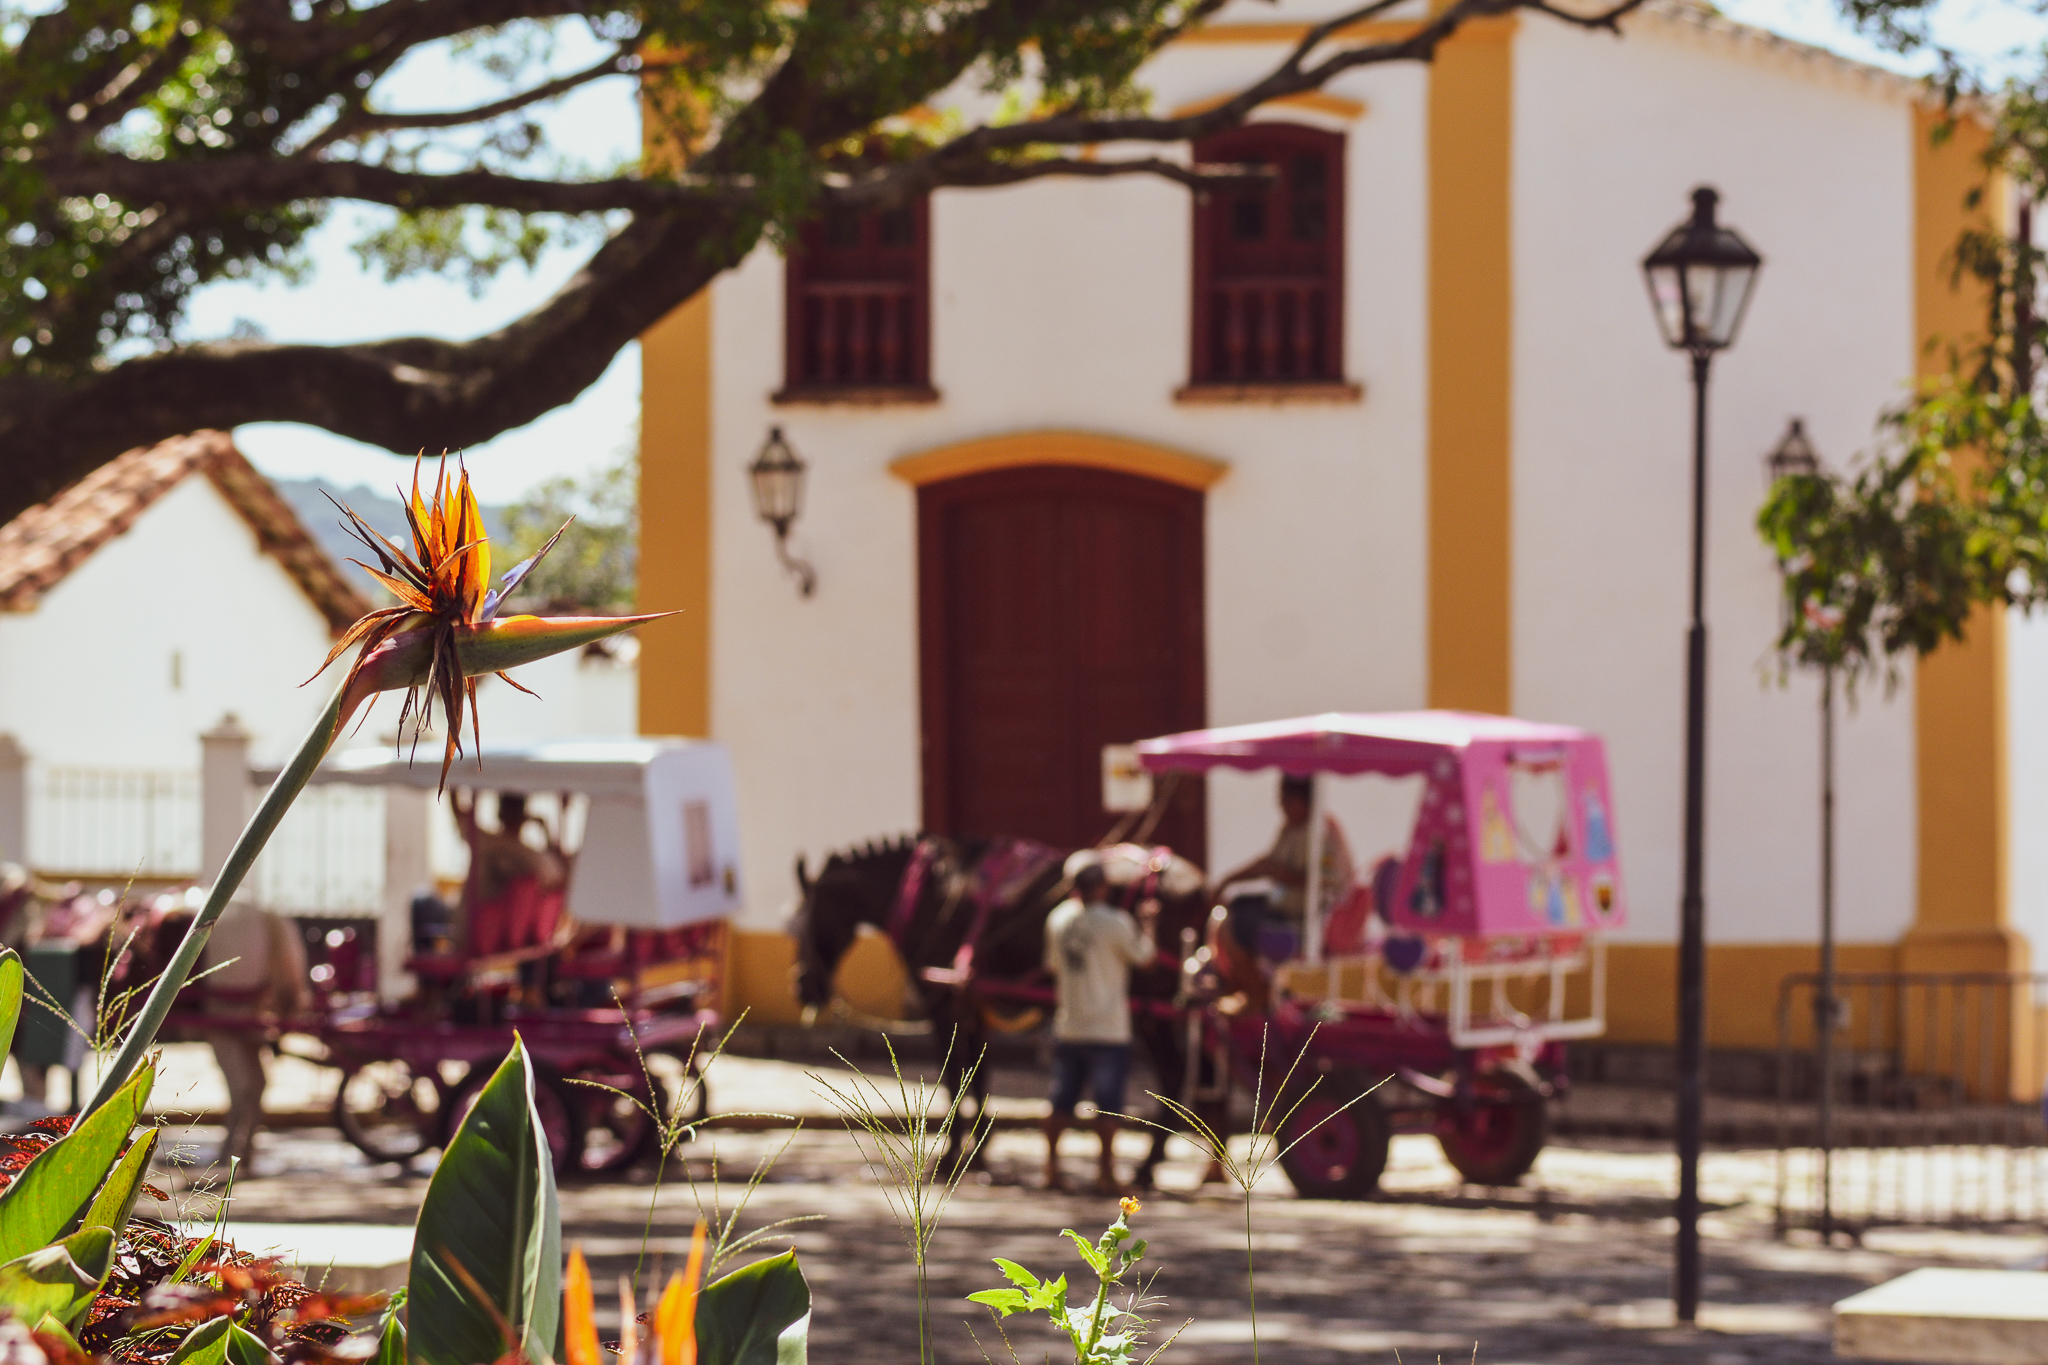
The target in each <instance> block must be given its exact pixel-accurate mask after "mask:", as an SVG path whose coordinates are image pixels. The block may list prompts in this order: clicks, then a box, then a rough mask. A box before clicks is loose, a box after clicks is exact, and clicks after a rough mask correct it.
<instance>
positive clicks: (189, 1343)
mask: <svg viewBox="0 0 2048 1365" xmlns="http://www.w3.org/2000/svg"><path fill="white" fill-rule="evenodd" d="M234 1325H235V1324H234V1319H232V1318H208V1319H207V1320H206V1321H205V1322H202V1323H200V1324H199V1325H198V1326H197V1327H194V1328H193V1329H192V1330H191V1331H190V1332H189V1333H187V1334H186V1336H185V1339H184V1340H183V1341H181V1342H179V1343H178V1349H177V1350H175V1351H173V1352H171V1358H170V1359H169V1360H167V1361H165V1362H164V1365H227V1359H228V1328H230V1327H232V1326H234Z"/></svg>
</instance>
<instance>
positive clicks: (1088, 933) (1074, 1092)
mask: <svg viewBox="0 0 2048 1365" xmlns="http://www.w3.org/2000/svg"><path fill="white" fill-rule="evenodd" d="M1107 888H1108V879H1107V878H1106V877H1104V876H1103V872H1102V869H1101V868H1100V867H1098V866H1095V865H1092V864H1091V865H1089V866H1087V867H1084V868H1082V869H1081V870H1080V871H1079V872H1077V873H1075V874H1074V894H1073V896H1072V897H1070V898H1069V899H1067V900H1064V901H1061V902H1060V904H1059V905H1058V906H1056V907H1055V908H1054V909H1053V912H1052V914H1051V915H1050V916H1049V917H1048V918H1047V919H1046V922H1045V966H1046V970H1047V971H1049V972H1051V973H1052V974H1053V977H1054V979H1055V980H1057V981H1058V983H1059V1009H1058V1011H1057V1013H1055V1014H1054V1016H1053V1025H1052V1036H1053V1063H1052V1113H1050V1114H1049V1115H1047V1116H1046V1120H1045V1138H1046V1154H1045V1183H1046V1186H1047V1188H1049V1189H1064V1188H1065V1182H1064V1181H1063V1179H1062V1178H1061V1176H1060V1161H1059V1149H1060V1134H1062V1133H1064V1132H1066V1130H1067V1129H1068V1128H1069V1127H1070V1126H1072V1124H1073V1122H1074V1106H1075V1105H1077V1104H1079V1103H1080V1102H1081V1092H1082V1091H1083V1090H1084V1089H1086V1090H1089V1091H1090V1092H1091V1097H1092V1098H1093V1099H1094V1101H1095V1108H1096V1111H1097V1112H1096V1117H1095V1132H1096V1136H1097V1137H1099V1138H1100V1139H1101V1141H1102V1160H1101V1165H1100V1166H1099V1168H1098V1171H1097V1175H1096V1181H1095V1183H1096V1188H1098V1189H1100V1190H1102V1191H1104V1192H1105V1193H1109V1192H1120V1191H1121V1189H1122V1187H1121V1186H1120V1185H1119V1184H1118V1183H1117V1178H1116V1165H1115V1159H1114V1157H1113V1156H1112V1154H1111V1151H1110V1144H1111V1142H1112V1141H1113V1140H1114V1139H1115V1137H1116V1130H1117V1121H1116V1118H1115V1115H1116V1114H1118V1113H1120V1112H1121V1111H1122V1110H1123V1107H1124V1085H1125V1083H1126V1082H1127V1081H1128V1080H1129V1079H1130V1074H1131V1005H1130V999H1131V990H1130V986H1131V968H1133V967H1139V966H1143V965H1144V964H1146V963H1148V962H1150V961H1151V960H1152V959H1153V958H1154V957H1155V956H1156V955H1157V954H1158V951H1159V950H1158V948H1157V946H1156V945H1155V944H1154V943H1153V940H1152V926H1153V924H1154V923H1156V922H1157V920H1158V918H1159V903H1158V902H1157V901H1150V900H1148V901H1146V902H1145V903H1144V904H1142V905H1140V906H1139V907H1138V918H1137V920H1136V921H1133V920H1132V919H1131V917H1130V916H1129V915H1127V914H1125V913H1124V912H1123V911H1121V910H1119V909H1117V908H1116V907H1114V906H1112V905H1110V904H1109V903H1108V902H1107V901H1106V900H1105V899H1104V897H1103V893H1104V891H1105V890H1107Z"/></svg>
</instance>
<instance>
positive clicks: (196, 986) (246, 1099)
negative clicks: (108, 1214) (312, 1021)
mask: <svg viewBox="0 0 2048 1365" xmlns="http://www.w3.org/2000/svg"><path fill="white" fill-rule="evenodd" d="M194 903H195V899H194V898H191V897H188V896H181V895H176V894H173V895H166V896H159V897H156V898H154V899H153V900H151V901H147V902H143V903H141V904H139V905H135V906H132V907H128V910H127V913H126V914H125V915H124V916H123V917H122V919H121V920H119V921H117V922H116V923H115V925H114V926H113V928H112V929H111V930H110V931H109V932H110V934H111V935H112V941H111V944H110V946H111V948H112V950H113V951H115V952H118V953H119V954H120V956H119V958H117V959H116V961H115V963H114V966H113V968H112V970H111V971H110V972H109V974H108V986H109V989H110V991H111V993H112V999H111V1000H110V1001H109V1002H108V1006H109V1007H110V1008H108V1013H109V1015H110V1018H109V1020H108V1023H109V1025H110V1026H111V1031H112V1032H116V1033H118V1031H119V1028H120V1025H121V1024H122V1023H125V1021H126V1017H127V1016H128V1015H130V1014H132V1013H134V1012H135V1011H137V1010H139V1009H140V1008H141V1005H142V1000H143V998H144V997H145V996H146V995H147V994H148V992H149V990H150V988H151V987H153V986H154V985H155V983H156V980H157V978H158V977H159V976H160V975H161V974H162V972H163V969H164V967H165V966H166V965H167V964H168V963H169V962H170V959H171V955H172V954H173V953H174V952H176V951H177V947H178V944H179V942H180V941H181V940H183V938H184V936H185V933H186V931H187V930H188V929H189V928H190V927H191V924H192V916H193V909H192V906H193V904H194ZM195 976H197V978H198V979H197V980H196V981H195V982H194V983H193V984H191V985H189V986H187V987H185V989H184V990H182V991H180V992H179V995H178V1001H177V1005H176V1007H175V1008H174V1009H173V1011H172V1013H171V1016H170V1018H169V1020H167V1021H166V1025H165V1028H164V1029H163V1032H162V1035H161V1036H162V1037H163V1038H164V1039H165V1041H177V1042H203V1043H206V1044H208V1045H209V1046H211V1047H212V1049H213V1057H214V1061H215V1062H216V1063H218V1064H219V1066H220V1071H221V1076H222V1078H223V1079H224V1080H225V1081H226V1082H227V1090H228V1123H227V1133H226V1135H225V1136H224V1137H223V1139H222V1141H221V1148H220V1154H219V1157H218V1160H220V1161H221V1162H227V1161H229V1160H231V1159H232V1160H238V1161H240V1162H242V1163H244V1164H245V1165H246V1164H247V1163H248V1162H249V1161H250V1159H251V1158H252V1157H253V1156H254V1155H255V1150H256V1132H257V1130H258V1129H259V1128H261V1127H262V1125H263V1086H264V1079H265V1078H264V1069H263V1051H264V1048H265V1047H266V1046H267V1045H268V1044H269V1043H270V1042H271V1041H273V1040H274V1039H275V1037H276V1035H277V1033H278V1032H279V1031H280V1028H281V1026H284V1025H286V1024H288V1023H289V1021H291V1020H293V1019H303V1018H304V1016H306V1015H307V1013H308V1012H309V1011H310V1010H311V1009H312V1008H313V1006H314V1004H315V999H314V991H313V980H312V974H311V972H310V971H309V970H308V969H307V966H306V948H305V944H304V943H302V942H301V941H300V938H299V935H298V933H297V931H296V929H295V928H294V926H293V924H292V922H291V920H289V919H287V918H286V917H284V916H282V915H275V914H271V913H270V912H268V911H265V910H262V909H260V908H258V907H257V906H256V905H255V904H253V903H251V902H249V901H245V900H236V901H231V902H230V903H229V904H228V907H227V909H226V910H224V911H223V912H222V913H221V917H220V919H219V920H217V921H215V923H214V926H213V934H212V936H211V937H209V938H208V939H207V941H206V948H205V950H204V952H203V953H202V954H201V955H200V959H199V970H198V972H197V973H195Z"/></svg>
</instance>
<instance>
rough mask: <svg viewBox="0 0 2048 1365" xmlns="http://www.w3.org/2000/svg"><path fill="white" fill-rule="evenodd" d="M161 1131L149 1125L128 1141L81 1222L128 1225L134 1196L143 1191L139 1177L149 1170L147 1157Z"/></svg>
mask: <svg viewBox="0 0 2048 1365" xmlns="http://www.w3.org/2000/svg"><path fill="white" fill-rule="evenodd" d="M162 1133H163V1130H162V1129H160V1128H151V1129H149V1130H147V1131H146V1132H144V1133H143V1135H142V1136H141V1137H139V1138H137V1139H135V1141H133V1142H131V1143H129V1144H128V1151H127V1154H126V1155H124V1156H123V1157H122V1158H121V1164H120V1165H118V1166H116V1167H115V1168H114V1173H113V1174H112V1175H110V1176H108V1177H107V1183H106V1184H104V1185H102V1186H100V1192H99V1193H98V1194H96V1195H94V1196H93V1201H92V1207H91V1208H89V1209H87V1210H86V1211H85V1219H84V1222H83V1226H85V1227H89V1228H112V1229H113V1230H114V1231H115V1232H119V1231H121V1229H123V1228H125V1227H127V1226H128V1215H129V1214H131V1213H133V1212H135V1199H136V1196H137V1195H139V1194H141V1193H142V1177H143V1176H145V1175H147V1174H148V1173H149V1159H150V1157H152V1156H154V1155H155V1154H156V1142H157V1138H158V1137H160V1136H162Z"/></svg>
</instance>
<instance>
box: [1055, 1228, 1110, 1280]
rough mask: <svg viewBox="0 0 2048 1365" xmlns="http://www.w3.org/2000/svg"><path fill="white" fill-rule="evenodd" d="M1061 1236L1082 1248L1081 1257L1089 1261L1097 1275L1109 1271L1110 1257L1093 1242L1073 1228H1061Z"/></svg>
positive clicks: (1091, 1268) (1089, 1265) (1090, 1266)
mask: <svg viewBox="0 0 2048 1365" xmlns="http://www.w3.org/2000/svg"><path fill="white" fill-rule="evenodd" d="M1060 1236H1062V1237H1065V1238H1068V1239H1070V1240H1072V1242H1073V1243H1074V1245H1075V1246H1077V1247H1079V1248H1080V1249H1081V1259H1082V1260H1084V1261H1086V1262H1087V1263H1088V1268H1089V1269H1090V1270H1092V1271H1094V1272H1095V1273H1096V1274H1097V1275H1103V1274H1107V1273H1108V1271H1109V1258H1108V1257H1107V1256H1105V1255H1103V1254H1102V1253H1101V1252H1099V1251H1097V1250H1096V1249H1095V1244H1094V1243H1093V1242H1091V1241H1089V1240H1088V1239H1087V1238H1086V1237H1083V1236H1082V1235H1081V1234H1080V1233H1078V1232H1076V1231H1074V1230H1073V1229H1072V1228H1061V1229H1060Z"/></svg>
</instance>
